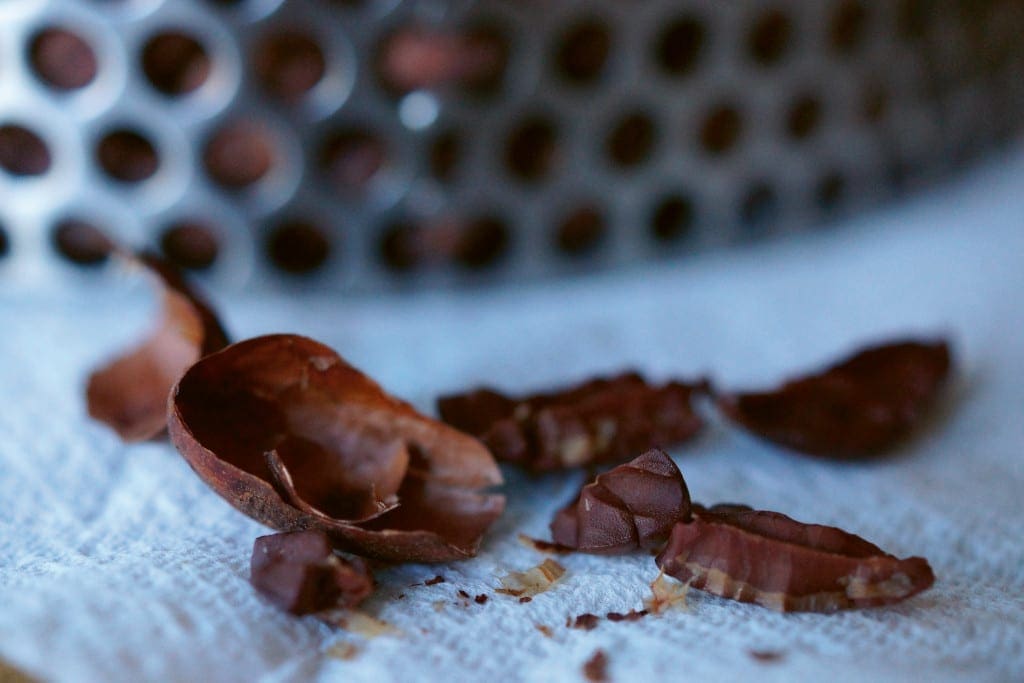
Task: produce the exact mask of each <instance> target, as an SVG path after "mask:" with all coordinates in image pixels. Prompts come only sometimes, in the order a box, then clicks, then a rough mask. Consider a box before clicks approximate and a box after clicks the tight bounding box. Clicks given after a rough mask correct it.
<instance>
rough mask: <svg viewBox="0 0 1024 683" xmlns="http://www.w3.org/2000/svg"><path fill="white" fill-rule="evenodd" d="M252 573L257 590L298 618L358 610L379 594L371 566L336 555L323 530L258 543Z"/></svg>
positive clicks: (269, 538) (254, 547) (253, 551)
mask: <svg viewBox="0 0 1024 683" xmlns="http://www.w3.org/2000/svg"><path fill="white" fill-rule="evenodd" d="M250 571H251V574H250V581H251V582H252V585H253V587H255V588H256V590H257V591H259V593H260V594H261V595H263V596H264V597H265V598H267V599H268V600H270V601H271V602H272V603H274V604H275V605H277V606H278V607H280V608H281V609H283V610H285V611H288V612H291V613H292V614H312V613H315V612H322V611H324V610H328V609H334V608H339V607H355V606H356V605H358V604H359V603H360V602H362V601H363V599H364V598H366V597H367V596H368V595H369V594H370V593H371V592H372V591H373V578H372V577H371V575H370V571H369V569H368V568H367V566H366V564H365V563H364V562H363V561H362V560H360V559H358V558H355V559H352V560H346V559H343V558H341V557H339V556H338V555H335V554H334V550H333V548H332V547H331V541H330V539H329V538H328V537H327V535H326V534H325V533H323V532H322V531H293V532H291V533H283V534H273V535H271V536H261V537H259V538H257V539H256V543H255V544H254V545H253V549H252V563H251V569H250Z"/></svg>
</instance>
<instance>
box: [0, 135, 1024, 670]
mask: <svg viewBox="0 0 1024 683" xmlns="http://www.w3.org/2000/svg"><path fill="white" fill-rule="evenodd" d="M1022 189H1024V153H1022V152H1021V151H1018V152H1017V153H1015V154H1013V155H1010V156H1008V157H1005V158H1003V159H1001V160H997V161H995V162H992V163H990V164H989V165H988V166H987V167H985V168H982V169H980V170H976V171H974V172H971V173H970V174H969V175H968V176H967V177H965V178H962V179H960V180H958V181H956V182H955V183H954V184H953V185H951V186H946V187H942V188H939V189H936V190H934V191H929V192H928V193H926V194H924V195H921V196H917V197H914V198H912V199H910V200H908V201H906V202H903V203H901V204H899V205H896V206H889V207H886V208H884V209H883V210H881V211H878V212H875V213H872V214H869V215H862V216H858V217H856V218H854V219H851V220H849V221H846V222H845V223H844V224H843V225H838V226H834V227H832V228H828V229H825V230H823V231H822V232H820V233H818V234H815V235H810V236H806V237H800V238H795V239H791V240H789V241H785V242H782V243H777V244H776V243H773V244H769V245H764V246H759V247H756V248H750V249H746V250H742V251H734V252H730V253H722V254H717V255H713V256H709V257H701V258H699V259H690V260H682V261H665V262H664V263H660V264H655V265H651V266H649V267H646V268H641V269H635V270H631V271H627V272H619V273H613V274H606V275H602V276H599V277H593V278H586V279H577V280H573V281H558V282H545V283H538V284H530V285H528V286H524V287H522V288H519V289H516V290H512V289H505V290H476V291H463V292H457V293H453V292H434V293H427V294H418V295H409V296H405V297H376V298H373V299H356V300H351V299H344V298H340V297H319V298H316V297H311V298H305V299H302V300H297V299H294V298H293V299H287V298H275V297H269V298H268V297H259V298H257V297H256V296H255V295H253V294H248V295H246V294H241V295H234V296H231V297H225V296H215V297H214V299H215V300H216V303H217V304H218V306H219V308H220V309H221V311H222V312H223V314H224V318H225V320H226V323H227V325H228V327H229V329H230V331H231V333H232V334H233V336H234V337H235V338H236V339H241V338H245V337H248V336H253V335H256V334H262V333H270V332H297V333H303V334H307V335H309V336H312V337H314V338H317V339H319V340H321V341H324V342H325V343H327V344H329V345H331V346H333V347H335V348H336V349H338V350H339V352H340V353H341V354H342V355H343V356H344V357H346V358H347V359H348V360H350V361H351V362H353V363H354V364H356V365H357V366H359V367H361V368H362V369H364V370H365V371H366V372H367V373H369V374H370V375H371V376H373V377H375V378H377V379H378V380H379V381H380V382H381V383H382V384H383V385H384V386H385V387H387V388H388V389H390V390H391V391H393V392H394V393H396V394H398V395H400V396H403V397H405V398H408V399H410V400H412V401H413V402H414V403H415V404H416V405H417V406H418V407H420V408H421V409H423V410H426V411H432V410H433V406H432V403H433V399H434V398H435V397H436V396H437V395H439V394H440V393H444V392H449V391H454V390H460V389H463V388H467V387H470V386H474V385H477V384H479V383H489V384H493V385H497V386H499V387H503V388H506V389H509V390H530V389H540V388H545V387H550V386H555V385H557V384H558V383H561V382H567V381H576V380H581V379H584V378H587V377H589V376H591V375H593V374H595V373H607V372H613V371H616V370H619V369H623V368H626V367H636V368H639V369H641V370H643V371H645V372H647V373H649V374H650V375H651V376H652V377H654V378H666V377H670V376H682V377H688V376H696V375H698V374H700V373H703V372H710V373H711V374H712V375H713V377H714V378H716V380H717V381H718V382H719V383H721V384H722V385H724V386H726V387H735V388H740V387H743V388H755V387H759V386H766V385H770V384H771V383H773V382H775V381H777V380H779V379H781V378H783V377H785V376H787V375H789V374H792V373H795V372H800V371H803V370H806V369H812V368H814V367H816V366H818V365H820V364H822V363H825V362H827V361H829V360H832V359H835V358H838V357H840V356H842V355H843V354H845V353H847V352H849V351H851V350H852V349H854V348H855V347H856V346H858V345H860V344H861V343H864V342H869V341H878V340H882V339H886V338H889V337H894V336H899V335H903V334H913V333H922V334H934V333H939V334H948V335H949V336H950V337H951V338H952V339H953V340H954V343H955V345H956V353H957V357H958V360H959V374H958V379H957V381H956V383H955V386H954V387H953V389H952V391H951V392H950V397H949V398H948V399H947V400H946V402H945V405H944V407H943V408H942V409H941V411H940V413H941V415H940V417H939V418H938V419H937V420H935V422H934V424H932V425H930V427H929V428H928V429H926V430H925V431H924V432H923V433H922V434H921V435H920V436H919V438H916V439H915V440H913V441H912V442H911V443H909V444H908V445H907V446H906V447H904V448H902V449H901V450H900V451H899V452H898V453H895V454H894V455H892V456H891V457H887V458H883V459H879V460H877V461H872V462H863V463H834V462H825V461H820V460H815V459H812V458H808V457H801V456H799V455H794V454H789V453H785V452H781V451H779V450H776V449H773V448H771V447H769V446H767V445H764V444H762V443H759V442H757V441H755V440H753V439H751V438H749V437H746V436H743V435H741V434H738V433H736V432H735V431H732V430H730V429H727V428H726V427H725V426H724V425H721V424H719V423H715V424H714V425H713V426H712V427H711V429H709V430H708V431H707V433H706V434H705V435H704V436H703V437H702V438H700V439H699V440H698V441H697V442H695V443H692V444H690V445H687V446H684V447H681V448H678V449H676V450H674V451H673V452H672V453H673V456H675V457H676V461H677V462H678V463H679V465H680V467H681V469H682V471H683V473H684V475H685V476H686V479H687V482H688V484H689V487H690V491H691V494H692V495H693V497H694V499H695V500H698V501H702V502H705V503H714V502H718V501H737V502H745V503H748V504H751V505H753V506H755V507H759V508H765V509H771V510H778V511H780V512H784V513H787V514H789V515H791V516H793V517H795V518H797V519H800V520H803V521H808V522H819V523H825V524H835V525H839V526H841V527H843V528H845V529H847V530H850V531H852V532H855V533H858V534H861V535H862V536H864V537H866V538H867V539H869V540H871V541H873V542H875V543H878V544H879V545H881V546H882V547H883V548H885V549H886V550H888V551H890V552H892V553H894V554H896V555H899V556H909V555H923V556H925V557H927V558H928V559H929V560H930V562H931V564H932V567H933V568H934V570H935V573H936V575H937V577H938V579H937V581H936V584H935V586H934V587H933V588H932V589H931V590H929V591H927V592H926V593H924V594H922V595H920V596H918V597H916V598H914V599H912V600H909V601H907V602H905V603H903V604H900V605H897V606H893V607H889V608H884V609H872V610H861V611H850V612H843V613H839V614H835V615H819V614H777V613H774V612H772V611H769V610H766V609H763V608H760V607H756V606H751V605H743V604H738V603H735V602H730V601H726V600H722V599H719V598H716V597H713V596H708V595H706V594H702V593H699V592H697V591H691V593H690V596H689V602H688V607H687V608H685V609H674V610H670V611H668V612H666V613H664V614H661V615H658V616H651V617H647V618H645V619H641V620H639V621H637V622H634V623H625V622H624V623H609V622H606V621H605V622H602V623H601V624H600V625H599V626H598V627H597V628H596V629H594V630H592V631H581V630H574V629H567V628H566V627H565V620H566V618H567V617H571V616H575V615H578V614H581V613H584V612H592V613H595V614H599V615H603V614H605V613H606V612H609V611H628V610H630V609H634V608H639V607H641V604H642V602H643V600H644V598H645V597H646V596H647V595H648V594H649V588H648V584H649V582H650V581H651V580H652V579H653V578H654V577H655V576H656V574H657V571H656V568H655V565H654V562H653V560H652V558H651V557H649V556H647V555H639V556H633V557H617V558H603V557H589V556H585V555H566V556H560V557H558V558H557V559H558V561H559V562H561V563H562V564H563V565H564V566H565V567H566V569H567V573H566V575H565V577H564V579H563V580H562V581H561V582H560V583H559V584H558V585H556V587H555V588H554V589H553V590H551V591H549V592H547V593H545V594H542V595H539V596H537V597H536V598H535V599H534V600H533V601H532V602H531V603H529V604H519V603H518V601H517V600H516V599H514V598H510V597H507V596H502V595H498V594H495V593H494V589H495V588H496V587H497V586H498V585H499V577H501V576H503V575H504V574H505V573H507V572H508V571H511V570H523V569H527V568H529V567H532V566H534V565H536V564H538V563H539V562H540V561H541V560H542V559H543V557H544V556H542V555H541V554H539V553H537V552H536V551H535V550H533V549H530V548H527V547H525V546H524V545H523V544H522V543H520V542H519V541H518V540H517V534H518V533H520V532H523V533H526V534H530V535H532V536H535V537H540V538H547V537H548V536H547V523H548V521H549V520H550V518H551V515H552V512H553V511H554V510H555V509H556V508H557V507H558V506H559V505H561V504H562V503H563V502H564V501H565V500H567V499H568V498H569V497H570V496H571V495H572V493H573V492H574V490H575V487H576V486H577V485H578V484H579V483H580V481H581V477H582V475H581V474H579V473H570V474H565V475H553V476H549V477H543V478H538V479H530V478H528V477H525V476H522V475H520V474H517V473H515V472H511V471H509V472H507V475H508V476H507V480H508V481H507V486H506V487H505V488H506V491H507V494H508V497H509V507H508V512H507V514H506V515H505V516H504V517H503V518H502V519H501V520H500V521H499V523H498V524H497V525H496V526H495V527H494V529H493V531H492V532H491V533H490V534H489V535H488V537H487V540H486V542H485V544H484V546H483V549H482V551H481V553H480V555H479V557H477V558H476V559H473V560H470V561H466V562H462V563H454V564H450V565H440V566H428V565H406V566H399V567H395V568H392V569H388V570H386V571H383V572H381V573H380V574H379V576H378V579H379V582H380V588H379V590H378V591H377V593H376V594H375V595H374V596H373V597H372V598H371V599H370V600H369V601H368V602H367V603H366V605H365V609H366V611H367V612H369V613H371V614H373V615H376V616H377V617H378V618H380V619H383V620H384V621H386V622H388V623H390V624H392V625H394V626H395V627H397V628H398V629H399V630H400V631H401V635H399V636H381V637H376V638H372V639H364V638H363V637H362V636H359V635H358V634H351V633H346V632H343V631H337V630H333V629H331V628H329V627H327V626H324V625H322V624H320V623H318V622H317V621H315V620H313V619H296V618H292V617H290V616H287V615H285V614H282V613H280V612H278V611H277V610H276V609H274V608H272V607H271V606H269V605H268V604H267V603H265V602H264V601H263V600H261V599H260V598H259V597H258V596H257V595H256V594H255V593H254V591H253V590H252V589H251V588H250V586H249V584H248V561H249V554H250V552H251V547H252V541H253V539H254V538H255V537H256V536H257V535H260V534H263V533H266V531H267V530H266V529H265V528H264V527H262V526H260V525H259V524H257V523H255V522H253V521H251V520H249V519H248V518H246V517H244V516H243V515H241V514H240V513H238V512H235V511H234V510H233V509H232V508H231V507H229V506H228V504H227V503H225V502H224V501H223V500H221V499H220V498H219V497H218V496H217V495H216V494H214V493H213V492H212V491H211V490H209V489H208V488H207V487H206V486H205V485H204V484H203V483H202V482H201V481H200V480H199V479H198V478H197V477H196V476H195V475H194V474H193V473H192V471H191V470H190V469H189V468H188V466H187V465H186V464H185V462H184V461H183V460H182V459H181V457H180V456H178V454H177V453H176V452H175V451H174V449H173V447H171V446H170V445H168V444H167V443H164V442H155V443H147V444H142V445H134V446H125V445H122V444H121V443H120V442H119V441H118V440H117V439H116V437H115V436H114V435H113V434H112V433H111V432H110V431H108V430H107V429H106V428H104V427H103V426H102V425H99V424H95V423H93V422H91V421H90V420H88V418H87V417H86V415H85V409H84V403H83V391H82V388H83V384H84V379H85V377H86V375H87V372H88V370H89V368H90V367H92V366H94V365H95V364H97V363H98V362H100V361H102V360H105V359H106V358H108V357H109V356H110V355H111V354H112V353H114V352H115V351H116V350H117V349H119V348H122V347H124V346H126V345H128V344H130V343H131V342H132V341H133V339H136V338H137V337H138V335H139V334H140V332H141V331H142V330H144V329H145V328H146V326H147V325H148V323H149V320H148V316H149V314H150V304H149V299H148V298H147V297H146V296H144V288H141V287H138V286H134V285H133V286H130V287H129V286H127V285H128V284H129V281H128V280H127V279H118V278H106V279H102V280H103V281H102V282H100V283H96V284H92V285H89V286H88V287H85V286H84V285H83V288H80V289H78V290H77V291H74V292H72V291H67V292H57V293H54V292H50V293H47V294H42V293H36V294H31V293H29V294H26V293H21V294H19V295H14V294H12V293H9V292H8V293H6V294H0V297H2V298H0V329H2V330H3V331H4V334H3V335H2V336H0V359H2V360H0V397H2V406H3V408H2V410H0V434H2V438H0V658H2V659H6V660H7V661H9V662H10V663H12V664H13V665H15V666H17V667H18V668H21V669H23V670H24V671H26V672H28V673H30V674H32V675H35V676H38V677H39V678H41V679H44V680H54V681H142V680H148V681H267V682H270V681H305V680H323V681H353V682H356V681H374V682H375V683H381V682H387V681H403V682H404V681H445V683H448V682H453V681H475V680H490V681H516V680H535V681H579V680H582V674H581V666H582V663H583V662H584V661H585V660H587V659H588V658H589V657H590V656H591V654H592V653H593V652H594V651H595V650H596V649H598V648H602V649H604V650H605V651H606V652H607V654H608V658H609V669H608V671H609V675H610V678H611V680H613V681H653V680H692V681H717V680H744V679H754V680H769V681H771V680H778V681H789V680H820V679H831V680H833V681H846V680H911V679H913V680H953V681H959V680H964V681H1011V680H1022V679H1024V597H1022V596H1024V524H1022V523H1021V512H1022V499H1024V493H1022V491H1024V420H1022V419H1021V406H1022V405H1024V381H1022V380H1024V334H1022V332H1024V296H1022V295H1024V258H1022V257H1024V192H1022ZM435 574H442V575H443V576H445V577H446V579H447V581H446V582H445V583H441V584H438V585H434V586H423V585H419V586H412V585H411V584H414V583H417V582H422V581H423V580H424V579H428V578H430V577H433V576H434V575H435ZM460 589H462V590H465V591H466V592H467V593H469V594H470V595H473V596H475V595H477V594H479V593H486V594H488V595H489V596H490V599H489V600H488V601H487V602H486V604H483V605H478V604H475V603H473V602H469V603H468V604H465V602H464V601H460V600H459V599H458V597H457V595H456V593H457V591H458V590H460ZM400 594H404V596H405V597H404V598H402V599H400V598H399V595H400ZM537 625H545V626H548V627H550V628H551V630H552V635H551V637H547V636H545V635H544V634H543V633H541V631H539V630H538V629H537V628H536V626H537ZM339 642H351V643H353V644H355V645H356V646H357V647H358V654H357V655H356V656H355V657H354V658H353V659H351V660H348V661H343V660H341V659H339V658H337V657H333V656H330V655H329V654H327V652H328V650H330V648H331V647H332V646H333V645H335V644H337V643H339ZM752 650H768V651H773V652H778V653H780V654H781V658H779V659H778V660H776V661H773V662H761V661H758V660H756V659H755V658H753V657H752V656H751V655H750V651H752Z"/></svg>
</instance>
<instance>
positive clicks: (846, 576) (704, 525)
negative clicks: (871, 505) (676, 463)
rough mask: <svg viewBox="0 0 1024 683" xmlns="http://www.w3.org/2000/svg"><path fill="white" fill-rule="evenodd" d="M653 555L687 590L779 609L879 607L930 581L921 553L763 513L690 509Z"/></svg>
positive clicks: (829, 610) (924, 587)
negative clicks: (891, 549)
mask: <svg viewBox="0 0 1024 683" xmlns="http://www.w3.org/2000/svg"><path fill="white" fill-rule="evenodd" d="M656 561H657V564H658V566H659V567H660V568H661V569H662V570H663V571H665V573H666V574H668V575H670V576H673V577H675V578H677V579H679V580H680V581H683V582H687V583H689V584H690V585H691V586H693V587H694V588H698V589H701V590H705V591H708V592H710V593H714V594H715V595H719V596H722V597H725V598H730V599H733V600H738V601H740V602H754V603H757V604H759V605H762V606H765V607H769V608H771V609H776V610H779V611H813V612H833V611H837V610H840V609H850V608H860V607H875V606H880V605H887V604H892V603H896V602H900V601H902V600H905V599H907V598H909V597H912V596H913V595H916V594H917V593H920V592H921V591H923V590H926V589H927V588H929V587H930V586H931V585H932V584H933V583H934V581H935V576H934V574H933V573H932V570H931V567H929V565H928V562H927V560H925V559H924V558H921V557H910V558H906V559H898V558H896V557H893V556H892V555H889V554H888V553H885V552H884V551H882V550H881V549H879V548H878V547H877V546H875V545H874V544H872V543H869V542H868V541H865V540H864V539H862V538H860V537H859V536H855V535H853V534H850V533H848V532H845V531H842V530H841V529H836V528H834V527H825V526H821V525H814V524H803V523H801V522H797V521H796V520H793V519H791V518H789V517H786V516H785V515H782V514H779V513H776V512H766V511H737V512H720V513H716V512H711V511H708V510H705V509H701V508H695V511H694V515H693V518H692V519H691V520H690V521H689V522H679V523H677V524H676V525H675V526H674V527H673V529H672V533H671V535H670V537H669V541H668V543H667V544H666V546H665V548H664V550H662V552H661V553H660V554H659V555H658V557H657V560H656Z"/></svg>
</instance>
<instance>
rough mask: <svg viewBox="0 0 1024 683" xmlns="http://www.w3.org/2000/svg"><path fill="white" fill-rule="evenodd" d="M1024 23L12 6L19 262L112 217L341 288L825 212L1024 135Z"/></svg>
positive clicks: (880, 14) (488, 271) (534, 9)
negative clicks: (1019, 131)
mask: <svg viewBox="0 0 1024 683" xmlns="http://www.w3.org/2000/svg"><path fill="white" fill-rule="evenodd" d="M1022 35H1024V0H973V1H971V0H960V1H958V0H826V1H823V0H773V1H772V2H763V1H755V0H731V1H728V2H711V1H698V0H646V1H644V0H590V1H587V2H583V1H579V0H480V1H478V2H471V1H467V0H460V1H459V2H444V1H442V0H434V1H430V2H427V1H416V0H4V1H2V2H0V199H2V201H0V230H2V232H0V248H2V250H3V251H4V257H3V259H2V265H0V277H2V278H3V279H4V280H5V281H7V282H11V283H18V284H19V285H26V286H30V287H38V286H45V285H46V284H47V283H54V282H61V281H62V278H65V277H67V276H68V274H69V273H75V272H81V271H83V270H88V269H87V268H85V266H86V265H88V264H91V263H95V262H100V261H102V258H103V256H102V254H103V250H102V238H101V237H99V236H98V235H97V234H95V232H94V231H93V228H96V229H99V230H101V231H104V232H107V233H109V234H112V235H114V236H116V237H117V238H119V239H121V240H123V241H125V242H127V243H129V244H133V245H138V246H150V247H154V248H157V249H161V250H163V251H164V252H165V253H167V255H168V256H169V257H170V258H172V259H173V260H175V261H178V262H179V263H181V264H182V265H184V266H186V267H189V268H192V269H195V270H196V271H199V272H201V273H202V274H203V276H204V277H206V278H208V279H209V280H210V281H211V284H212V285H213V286H225V287H240V286H243V285H247V286H258V287H269V288H276V287H292V286H294V285H298V286H299V287H315V288H320V289H328V290H342V289H349V290H380V289H385V288H393V287H406V286H410V285H415V286H424V285H434V284H442V283H448V284H460V283H468V282H479V281H481V280H492V279H493V280H498V281H509V280H512V279H520V278H523V277H534V276H541V275H547V274H553V273H563V274H569V273H576V272H580V271H582V270H586V269H597V268H609V267H617V266H618V265H621V264H626V263H635V262H638V261H643V260H647V259H655V258H666V257H667V258H675V257H679V256H682V255H685V254H690V253H695V252H699V251H701V250H705V249H708V248H713V247H720V246H723V245H729V244H734V243H737V242H741V241H744V240H749V239H755V238H763V237H765V236H769V235H779V234H784V233H786V232H790V231H795V230H804V229H816V226H821V225H827V223H828V218H829V216H831V215H832V214H834V213H836V212H843V211H850V210H855V209H857V208H858V207H862V206H865V205H868V204H870V203H873V202H877V201H878V200H880V199H883V198H885V197H887V196H890V195H892V194H893V193H895V192H899V191H901V190H904V189H906V188H907V187H913V186H914V185H915V184H919V183H922V182H927V181H929V180H931V179H934V178H936V177H939V176H941V175H942V174H943V173H946V172H948V171H950V170H951V169H954V168H956V167H957V166H958V165H960V164H962V163H964V162H966V161H968V160H970V159H971V158H973V157H974V156H976V155H977V154H978V153H980V152H983V151H985V150H986V149H988V148H990V147H991V146H992V145H994V144H997V143H999V142H1003V141H1006V140H1007V139H1009V138H1010V137H1012V136H1013V135H1014V134H1015V133H1016V132H1017V131H1018V130H1019V129H1020V128H1021V127H1022V122H1024V40H1021V38H1020V37H1021V36H1022ZM417 72H425V73H426V74H427V76H424V75H423V74H422V73H421V74H420V75H419V76H417V75H416V74H417ZM410 73H411V74H412V75H411V76H409V74H410ZM431 74H433V75H431ZM406 76H408V78H406ZM417 79H418V80H417ZM75 276H76V277H77V276H79V275H75Z"/></svg>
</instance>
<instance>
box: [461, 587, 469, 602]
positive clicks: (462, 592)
mask: <svg viewBox="0 0 1024 683" xmlns="http://www.w3.org/2000/svg"><path fill="white" fill-rule="evenodd" d="M459 597H460V598H465V599H466V600H469V593H467V592H466V591H464V590H462V589H461V588H460V589H459Z"/></svg>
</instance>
